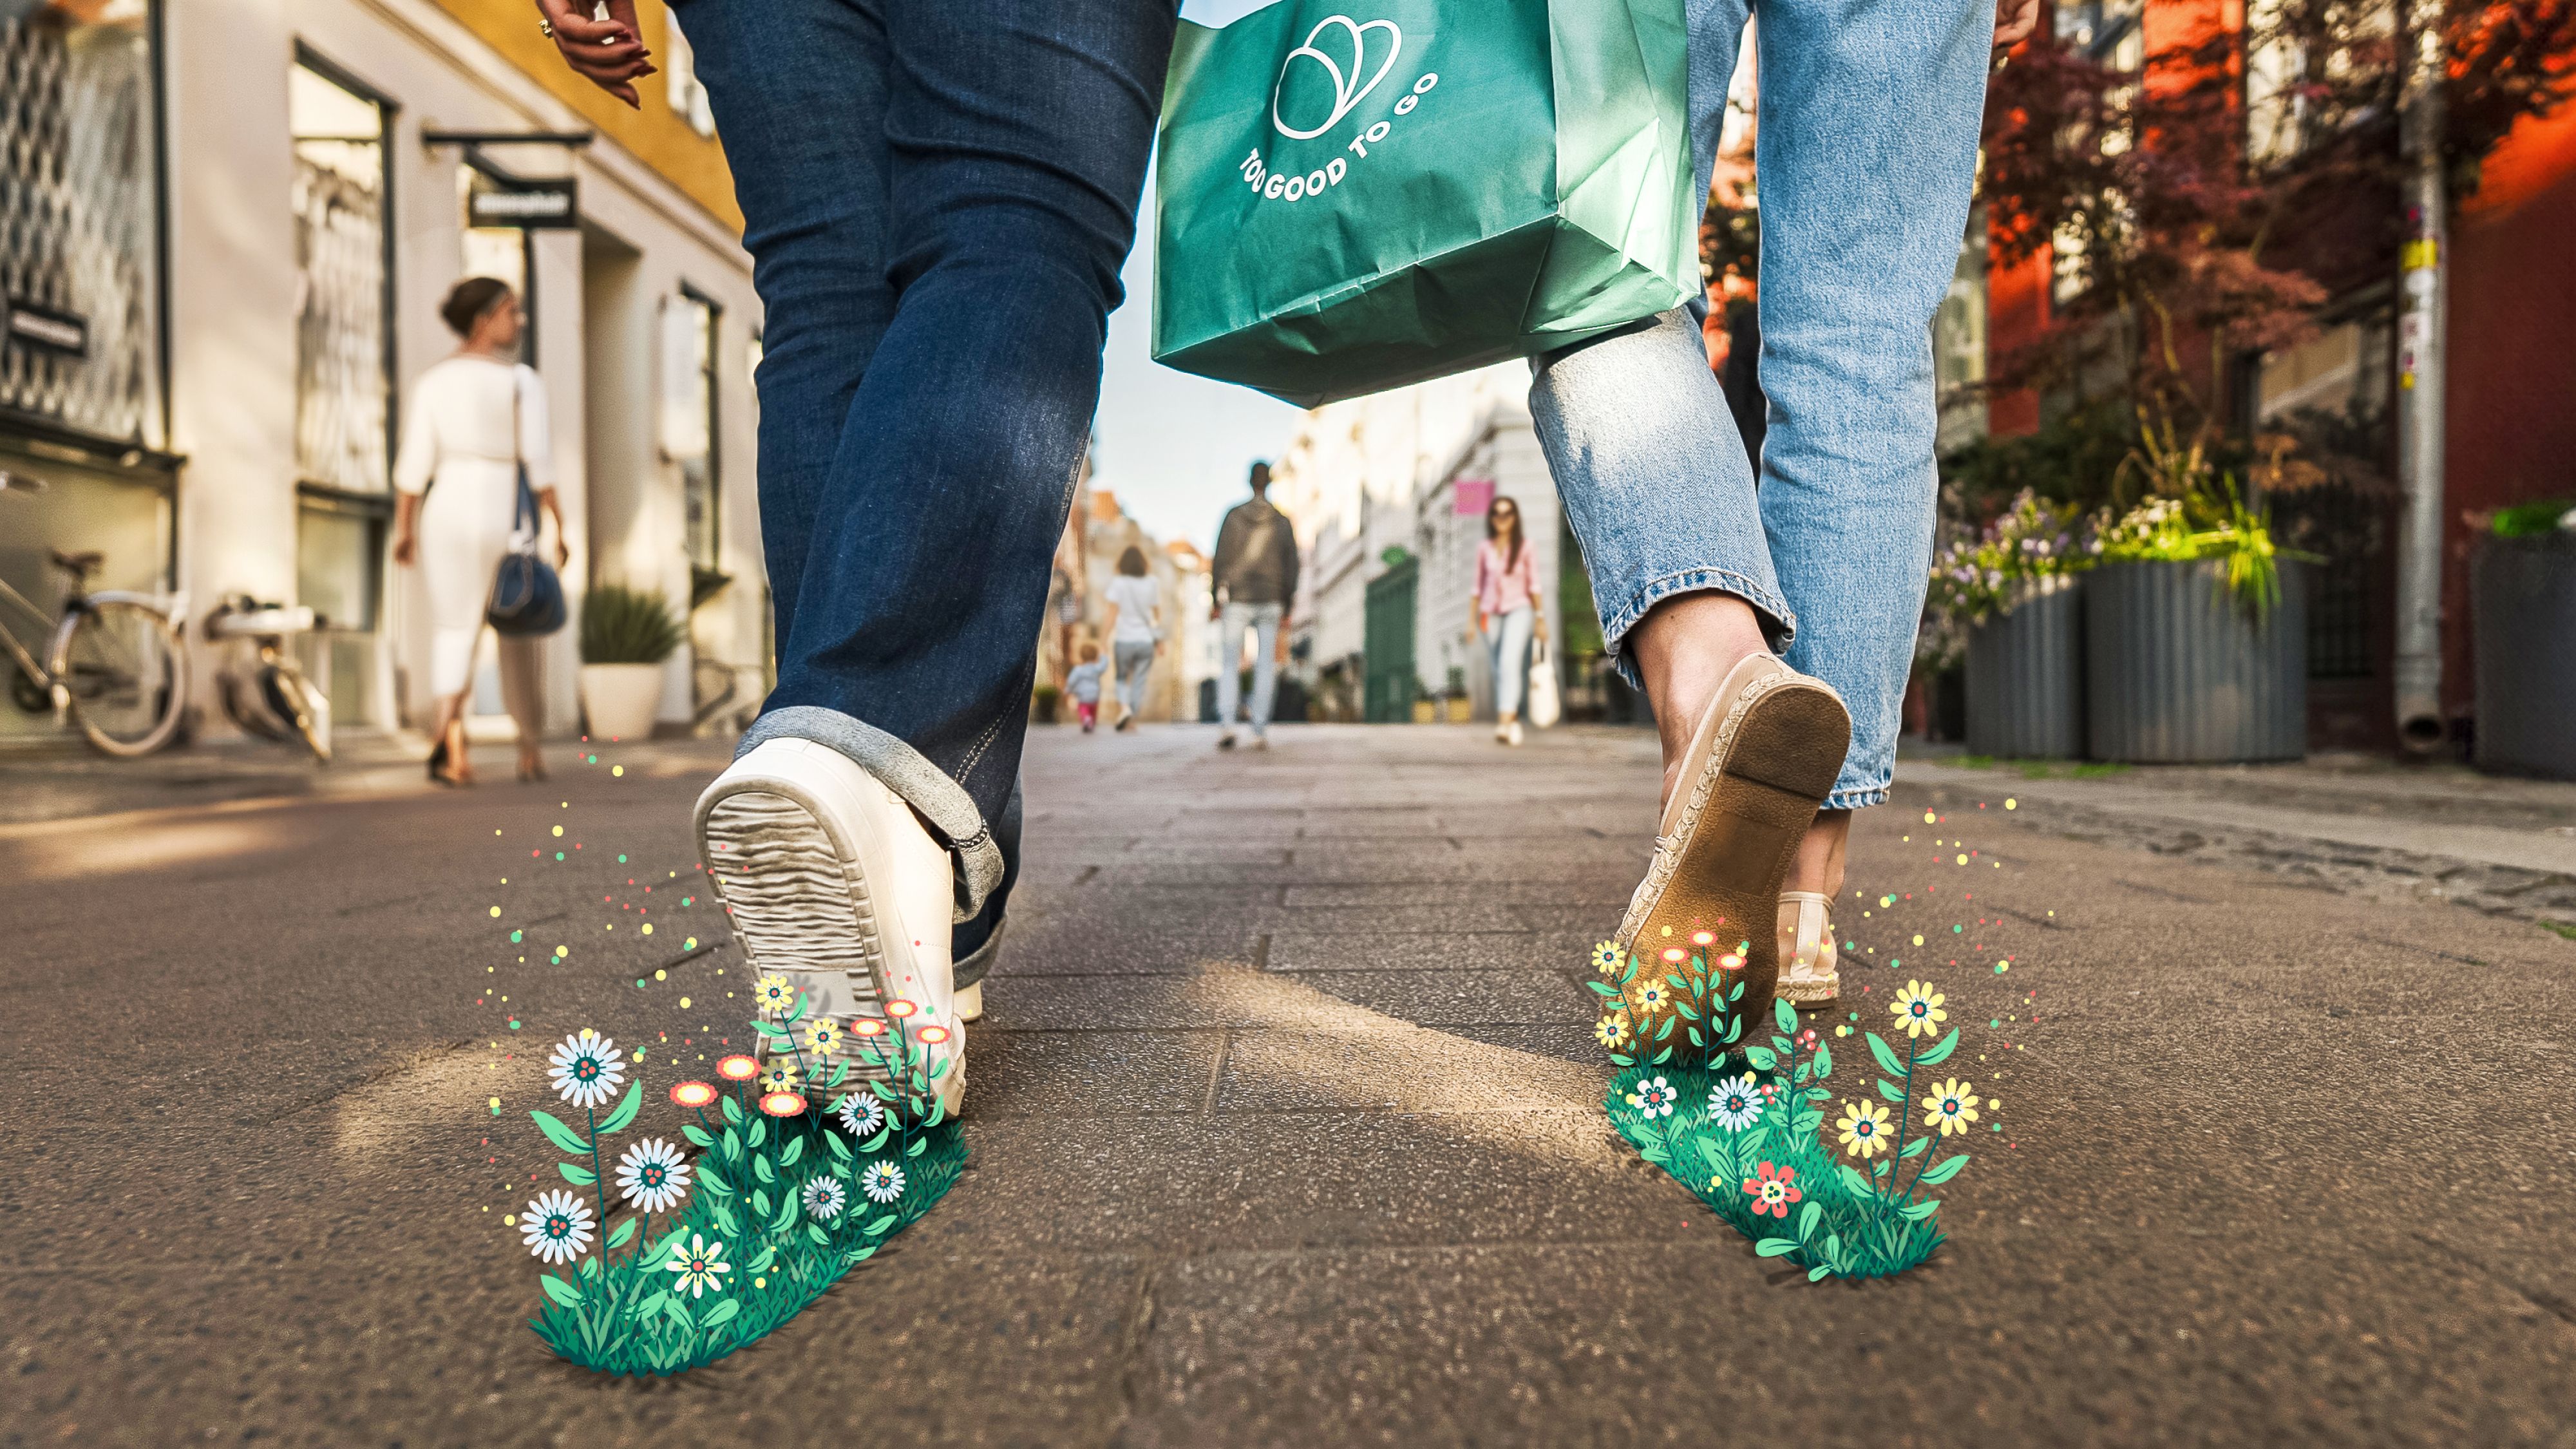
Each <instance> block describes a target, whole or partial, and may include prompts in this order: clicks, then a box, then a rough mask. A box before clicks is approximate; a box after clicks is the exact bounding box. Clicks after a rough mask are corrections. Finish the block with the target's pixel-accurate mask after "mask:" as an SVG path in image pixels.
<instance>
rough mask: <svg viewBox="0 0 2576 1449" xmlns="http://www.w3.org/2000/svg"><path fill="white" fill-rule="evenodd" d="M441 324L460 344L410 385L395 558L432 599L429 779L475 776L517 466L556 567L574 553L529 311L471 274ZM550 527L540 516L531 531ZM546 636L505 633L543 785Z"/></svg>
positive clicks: (505, 690)
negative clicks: (495, 591) (526, 339)
mask: <svg viewBox="0 0 2576 1449" xmlns="http://www.w3.org/2000/svg"><path fill="white" fill-rule="evenodd" d="M438 315H439V318H440V320H442V321H444V322H445V323H446V324H447V328H448V330H449V331H451V332H453V333H455V334H456V338H457V348H456V351H455V352H454V353H452V354H450V355H449V356H448V357H447V358H446V359H445V360H443V361H440V362H437V363H433V364H431V366H430V369H429V370H428V371H427V372H424V373H422V374H421V375H420V381H418V382H416V383H414V384H412V391H411V406H410V407H408V408H406V409H404V410H403V420H402V421H403V430H402V447H401V449H400V450H399V451H398V452H397V453H396V454H395V455H394V498H395V511H394V562H395V563H397V564H400V565H402V566H404V567H406V568H409V567H412V566H415V565H417V566H418V567H419V569H420V571H421V575H422V579H421V582H422V583H423V584H424V585H426V586H427V592H428V595H429V616H430V638H429V692H430V695H431V697H433V698H434V699H436V700H437V701H438V720H437V723H436V725H435V727H434V728H433V730H432V737H433V738H434V739H435V740H436V744H435V745H433V746H432V748H431V750H430V755H429V777H430V778H431V779H433V780H436V781H438V782H439V783H440V784H442V785H471V784H473V783H474V763H473V761H472V760H471V759H469V758H468V757H467V756H466V752H465V700H466V696H467V695H469V694H471V693H472V692H473V687H474V653H475V649H476V646H478V645H479V644H480V643H481V642H482V639H483V612H484V609H485V607H486V606H487V605H489V604H490V603H491V600H492V580H493V576H494V574H496V573H497V572H498V571H499V570H500V567H501V556H502V555H503V554H504V553H506V552H508V550H509V547H510V536H511V534H512V533H513V532H514V531H515V530H516V529H517V528H518V527H519V523H518V519H519V469H520V468H521V467H525V468H526V469H527V470H528V482H529V484H530V485H531V486H532V487H533V488H534V489H535V492H536V500H537V508H538V510H539V512H540V513H541V514H544V515H551V516H552V517H553V518H554V521H555V567H557V568H561V567H563V565H564V563H565V561H566V560H568V559H569V558H570V557H571V556H572V555H571V551H570V549H569V548H568V547H567V546H566V545H565V542H564V521H563V505H562V504H561V503H560V502H558V501H557V499H556V496H555V486H554V482H555V475H554V459H553V456H552V451H553V450H552V448H551V446H550V445H549V443H548V442H547V433H546V389H545V384H544V383H542V382H540V381H538V380H537V374H536V370H535V369H534V368H531V367H529V366H528V365H527V364H526V363H523V362H521V361H519V333H520V330H521V328H522V325H523V319H522V318H521V316H520V312H519V298H518V294H517V293H515V292H512V291H511V290H510V286H509V284H508V283H507V282H502V281H497V280H495V279H493V278H491V277H468V278H466V279H465V280H464V281H461V282H459V283H457V284H456V285H455V286H454V287H452V288H450V289H448V293H447V300H446V301H444V302H442V303H440V304H439V309H438ZM538 525H539V520H536V519H531V520H530V521H529V526H530V527H536V526H538ZM544 644H545V641H544V640H542V639H538V638H527V637H512V636H508V635H504V636H502V639H501V653H500V663H501V700H502V704H503V705H504V707H506V708H507V709H508V710H509V712H510V719H511V721H512V722H513V723H515V724H516V725H517V726H518V730H519V778H520V779H521V780H542V779H544V778H545V777H546V758H545V755H544V753H543V751H542V750H541V748H540V738H541V735H542V733H543V730H544V725H545V720H544V711H545V675H544V668H543V666H544V662H545V656H544V654H543V653H542V652H541V651H542V649H543V648H544Z"/></svg>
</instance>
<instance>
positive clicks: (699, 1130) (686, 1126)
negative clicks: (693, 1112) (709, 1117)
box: [680, 1122, 716, 1149]
mask: <svg viewBox="0 0 2576 1449" xmlns="http://www.w3.org/2000/svg"><path fill="white" fill-rule="evenodd" d="M680 1135H681V1136H683V1137H686V1138H687V1139H689V1143H690V1145H691V1146H694V1147H698V1148H701V1149H713V1148H714V1146H715V1145H716V1140H715V1139H714V1138H713V1137H710V1136H708V1135H707V1129H705V1128H704V1127H701V1126H699V1125H698V1124H697V1123H695V1122H683V1123H681V1124H680Z"/></svg>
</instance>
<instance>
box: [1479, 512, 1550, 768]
mask: <svg viewBox="0 0 2576 1449" xmlns="http://www.w3.org/2000/svg"><path fill="white" fill-rule="evenodd" d="M1528 543H1529V540H1527V539H1526V538H1524V537H1522V533H1521V507H1520V505H1519V504H1517V503H1514V502H1513V501H1512V500H1511V499H1509V498H1506V497H1504V496H1503V495H1501V494H1499V493H1498V494H1496V495H1494V501H1493V502H1492V503H1490V504H1487V505H1486V506H1485V541H1484V542H1483V543H1480V544H1478V545H1476V590H1475V599H1474V601H1473V605H1472V606H1473V608H1474V609H1475V611H1476V634H1477V636H1478V637H1479V638H1481V639H1483V640H1484V641H1485V647H1486V649H1487V650H1489V651H1490V652H1491V653H1492V655H1493V659H1494V738H1495V739H1498V740H1500V741H1502V742H1503V743H1504V744H1507V745H1517V744H1519V743H1520V742H1521V700H1522V698H1523V696H1525V695H1527V694H1528V693H1529V665H1530V659H1529V656H1530V639H1531V637H1532V636H1533V634H1534V635H1535V636H1536V637H1538V638H1541V639H1544V638H1546V637H1547V613H1546V610H1545V609H1544V608H1543V607H1542V606H1541V600H1540V598H1539V592H1538V555H1537V554H1536V553H1535V552H1534V551H1532V550H1531V549H1530V548H1529V547H1528Z"/></svg>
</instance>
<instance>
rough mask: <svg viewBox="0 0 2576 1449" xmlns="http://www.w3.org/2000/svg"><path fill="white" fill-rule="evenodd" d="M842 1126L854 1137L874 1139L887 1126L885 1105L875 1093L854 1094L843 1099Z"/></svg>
mask: <svg viewBox="0 0 2576 1449" xmlns="http://www.w3.org/2000/svg"><path fill="white" fill-rule="evenodd" d="M841 1125H842V1126H844V1127H847V1128H848V1129H850V1135H851V1136H853V1137H873V1136H875V1135H876V1132H877V1129H878V1128H880V1127H883V1126H884V1125H885V1104H884V1103H882V1102H879V1101H878V1100H877V1099H876V1094H875V1093H873V1092H852V1093H850V1094H849V1095H848V1096H846V1097H843V1098H842V1099H841Z"/></svg>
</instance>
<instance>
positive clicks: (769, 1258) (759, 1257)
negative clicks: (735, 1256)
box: [746, 1248, 778, 1274]
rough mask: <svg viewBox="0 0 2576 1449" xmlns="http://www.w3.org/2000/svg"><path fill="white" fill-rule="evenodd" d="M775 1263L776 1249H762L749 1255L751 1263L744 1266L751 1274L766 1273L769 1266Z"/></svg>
mask: <svg viewBox="0 0 2576 1449" xmlns="http://www.w3.org/2000/svg"><path fill="white" fill-rule="evenodd" d="M777 1261H778V1250H777V1249H776V1248H762V1249H761V1250H760V1251H759V1252H757V1253H754V1254H752V1255H751V1262H750V1263H749V1264H748V1265H746V1266H747V1268H748V1270H749V1271H750V1272H752V1273H755V1274H757V1273H766V1272H768V1271H769V1265H770V1264H772V1263H775V1262H777Z"/></svg>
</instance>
